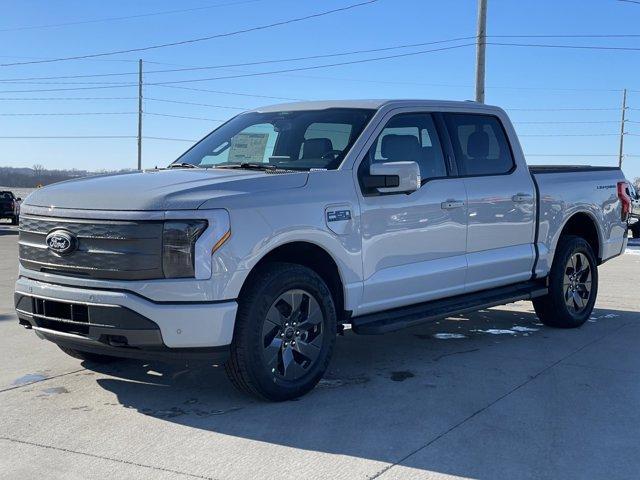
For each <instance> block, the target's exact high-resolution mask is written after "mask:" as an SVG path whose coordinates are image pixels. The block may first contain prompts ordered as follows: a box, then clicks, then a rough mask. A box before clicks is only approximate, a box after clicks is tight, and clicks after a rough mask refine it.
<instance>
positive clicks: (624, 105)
mask: <svg viewBox="0 0 640 480" xmlns="http://www.w3.org/2000/svg"><path fill="white" fill-rule="evenodd" d="M626 113H627V89H626V88H625V89H624V90H623V91H622V120H621V121H620V150H619V151H618V167H620V168H622V159H623V158H624V134H625V132H624V122H625V118H624V117H625V114H626Z"/></svg>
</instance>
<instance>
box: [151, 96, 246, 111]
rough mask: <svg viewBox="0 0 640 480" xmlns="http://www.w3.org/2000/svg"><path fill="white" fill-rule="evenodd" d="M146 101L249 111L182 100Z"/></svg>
mask: <svg viewBox="0 0 640 480" xmlns="http://www.w3.org/2000/svg"><path fill="white" fill-rule="evenodd" d="M145 100H151V101H153V102H164V103H177V104H180V105H195V106H197V107H213V108H229V109H232V110H248V109H247V108H245V107H232V106H229V105H213V104H211V103H196V102H183V101H180V100H166V99H162V98H153V97H145Z"/></svg>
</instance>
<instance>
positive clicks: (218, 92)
mask: <svg viewBox="0 0 640 480" xmlns="http://www.w3.org/2000/svg"><path fill="white" fill-rule="evenodd" d="M155 86H156V87H162V88H174V89H177V90H188V91H193V92H206V93H217V94H220V95H233V96H238V97H254V98H267V99H271V100H291V101H294V102H297V101H304V100H306V99H304V98H292V97H276V96H273V95H260V94H256V93H243V92H229V91H223V90H210V89H208V88H195V87H180V86H177V85H155Z"/></svg>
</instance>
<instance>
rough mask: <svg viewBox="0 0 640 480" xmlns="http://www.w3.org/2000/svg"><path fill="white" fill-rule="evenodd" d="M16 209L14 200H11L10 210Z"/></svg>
mask: <svg viewBox="0 0 640 480" xmlns="http://www.w3.org/2000/svg"><path fill="white" fill-rule="evenodd" d="M15 209H16V202H15V201H14V200H11V210H15Z"/></svg>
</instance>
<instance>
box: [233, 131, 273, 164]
mask: <svg viewBox="0 0 640 480" xmlns="http://www.w3.org/2000/svg"><path fill="white" fill-rule="evenodd" d="M268 140H269V134H268V133H239V134H237V135H236V136H234V137H233V138H232V139H231V147H230V148H229V160H228V161H229V162H234V163H235V162H240V163H242V162H263V161H264V151H265V149H266V148H267V141H268Z"/></svg>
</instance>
